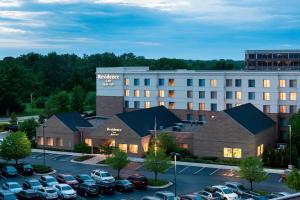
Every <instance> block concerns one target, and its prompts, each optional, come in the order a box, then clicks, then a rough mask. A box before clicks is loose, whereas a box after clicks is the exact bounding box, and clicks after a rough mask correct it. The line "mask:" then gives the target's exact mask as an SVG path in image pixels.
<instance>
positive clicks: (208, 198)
mask: <svg viewBox="0 0 300 200" xmlns="http://www.w3.org/2000/svg"><path fill="white" fill-rule="evenodd" d="M215 191H216V190H213V189H212V190H211V189H210V190H202V191H199V192H196V194H198V195H199V196H200V197H201V198H202V199H205V200H223V197H222V196H221V195H220V194H219V193H216V192H215Z"/></svg>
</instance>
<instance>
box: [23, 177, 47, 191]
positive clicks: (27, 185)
mask: <svg viewBox="0 0 300 200" xmlns="http://www.w3.org/2000/svg"><path fill="white" fill-rule="evenodd" d="M41 188H43V185H42V184H41V183H40V182H39V181H38V180H36V179H31V180H27V181H24V183H23V189H24V190H27V189H33V190H38V189H41Z"/></svg>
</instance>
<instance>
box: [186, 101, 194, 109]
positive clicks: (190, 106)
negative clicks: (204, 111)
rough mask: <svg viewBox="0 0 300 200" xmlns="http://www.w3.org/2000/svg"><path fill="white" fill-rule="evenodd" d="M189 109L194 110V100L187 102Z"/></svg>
mask: <svg viewBox="0 0 300 200" xmlns="http://www.w3.org/2000/svg"><path fill="white" fill-rule="evenodd" d="M187 109H188V110H193V103H192V102H188V103H187Z"/></svg>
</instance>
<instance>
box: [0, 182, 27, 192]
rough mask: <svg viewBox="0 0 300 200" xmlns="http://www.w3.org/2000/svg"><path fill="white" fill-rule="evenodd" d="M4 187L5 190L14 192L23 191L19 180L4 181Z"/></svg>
mask: <svg viewBox="0 0 300 200" xmlns="http://www.w3.org/2000/svg"><path fill="white" fill-rule="evenodd" d="M2 189H3V190H8V191H10V192H13V193H15V194H16V193H19V192H21V191H22V190H23V189H22V187H21V185H20V184H19V183H17V182H6V183H3V185H2Z"/></svg>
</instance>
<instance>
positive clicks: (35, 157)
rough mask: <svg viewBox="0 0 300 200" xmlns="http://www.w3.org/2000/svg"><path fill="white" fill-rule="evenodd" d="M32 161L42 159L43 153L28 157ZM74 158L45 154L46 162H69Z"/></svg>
mask: <svg viewBox="0 0 300 200" xmlns="http://www.w3.org/2000/svg"><path fill="white" fill-rule="evenodd" d="M30 157H31V158H32V159H44V153H32V155H31V156H30ZM74 158H76V156H71V155H62V154H51V153H45V159H46V160H54V161H63V162H64V161H71V160H72V159H74Z"/></svg>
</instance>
